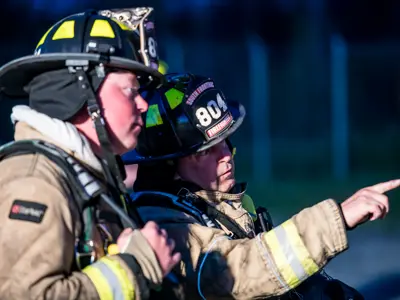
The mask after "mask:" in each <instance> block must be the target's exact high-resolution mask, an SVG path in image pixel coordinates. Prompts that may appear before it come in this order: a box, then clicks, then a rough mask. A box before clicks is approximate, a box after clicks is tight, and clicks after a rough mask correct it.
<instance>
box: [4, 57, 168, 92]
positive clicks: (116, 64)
mask: <svg viewBox="0 0 400 300" xmlns="http://www.w3.org/2000/svg"><path fill="white" fill-rule="evenodd" d="M67 60H69V61H71V60H75V61H77V62H79V61H82V60H83V61H88V62H89V63H94V64H99V63H103V64H104V65H105V66H106V67H112V68H115V69H121V70H127V71H131V72H133V73H135V74H136V75H137V76H151V77H152V85H153V84H154V85H156V86H159V85H160V84H161V83H162V82H163V78H164V77H163V75H162V74H161V73H160V72H158V71H157V70H155V69H153V68H151V67H147V66H145V65H143V64H141V63H139V62H137V61H134V60H130V59H126V58H121V57H118V56H110V57H109V58H108V59H107V61H106V62H104V61H103V60H102V57H101V55H99V54H91V53H84V54H81V53H49V54H41V55H29V56H24V57H21V58H18V59H15V60H13V61H11V62H9V63H7V64H6V65H4V66H3V67H1V68H0V91H1V92H2V93H4V94H5V95H7V96H9V97H12V98H23V97H27V96H28V94H27V93H26V92H25V90H24V88H25V86H26V85H27V84H29V82H30V81H31V80H32V79H33V78H34V77H35V76H37V75H39V74H41V73H44V72H47V71H53V70H58V69H62V68H66V67H67V66H66V61H67Z"/></svg>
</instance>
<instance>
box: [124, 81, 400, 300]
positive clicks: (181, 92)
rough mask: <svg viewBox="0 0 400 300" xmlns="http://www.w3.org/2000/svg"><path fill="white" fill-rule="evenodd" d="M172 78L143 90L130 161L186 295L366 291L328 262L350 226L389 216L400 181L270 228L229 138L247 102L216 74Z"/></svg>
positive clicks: (342, 295)
mask: <svg viewBox="0 0 400 300" xmlns="http://www.w3.org/2000/svg"><path fill="white" fill-rule="evenodd" d="M167 78H168V80H167V83H166V84H165V85H164V87H163V88H162V89H160V90H158V91H154V92H146V93H144V94H143V95H144V97H145V98H146V99H147V100H148V102H149V110H148V111H147V113H145V114H144V120H145V129H144V130H143V131H142V132H141V134H140V136H139V142H138V146H137V148H136V150H135V151H134V152H132V153H129V154H126V155H125V156H123V159H124V161H125V164H138V165H139V168H138V174H137V179H136V182H135V184H134V186H133V189H134V193H133V194H132V198H133V200H134V201H133V202H132V205H133V206H135V207H137V208H138V209H139V212H140V214H141V215H142V216H143V217H144V218H145V220H154V221H156V222H159V224H161V226H162V227H163V228H165V229H166V230H167V232H168V235H169V236H171V237H172V238H173V239H174V240H175V242H176V248H177V251H179V252H180V253H182V262H181V264H180V267H177V270H178V271H179V272H180V274H181V275H182V277H183V280H184V282H185V284H186V295H187V297H189V298H190V299H254V298H257V299H259V298H273V297H278V296H279V297H282V295H283V298H285V297H288V298H289V297H290V299H303V298H302V297H304V299H351V298H352V299H363V298H362V296H361V295H360V294H359V293H358V292H357V291H355V290H354V289H352V288H351V287H348V286H346V285H345V284H343V283H341V282H339V281H337V280H334V279H332V278H330V277H329V276H327V275H325V274H324V272H321V270H322V268H323V267H324V266H325V265H326V264H327V262H328V261H329V260H330V259H332V258H334V257H335V256H336V255H338V254H339V253H341V252H343V251H345V250H346V249H347V248H348V239H347V234H346V231H347V230H349V229H352V228H354V227H356V226H357V225H359V224H361V223H363V222H365V221H367V220H368V219H369V220H375V219H378V218H382V217H384V216H385V215H386V213H387V212H388V209H389V204H388V199H387V197H386V196H385V195H384V193H385V192H386V191H389V190H391V189H394V188H396V187H398V186H399V184H400V181H399V180H393V181H389V182H384V183H381V184H377V185H375V186H371V187H367V188H364V189H361V190H360V191H358V192H356V193H355V194H354V195H353V196H351V197H350V198H349V199H347V200H345V201H344V202H342V203H338V202H336V201H335V200H333V199H327V200H324V201H322V202H320V203H318V204H316V205H314V206H312V207H309V208H305V209H304V210H302V211H300V212H299V213H298V214H296V215H294V216H293V217H292V218H290V219H289V220H287V221H286V222H284V223H282V224H280V225H279V226H277V227H275V228H273V229H271V228H270V227H269V228H268V226H267V225H268V224H267V225H266V224H265V223H267V221H268V220H267V218H262V217H261V215H259V216H257V214H256V212H255V211H254V208H253V209H252V208H251V207H252V206H251V205H249V203H248V200H249V197H248V196H247V195H246V194H245V192H246V186H245V185H244V184H240V183H236V181H235V176H234V163H233V152H234V149H233V147H232V145H231V142H230V141H229V136H230V135H231V134H232V133H233V132H235V131H236V130H237V129H238V127H239V126H240V125H241V123H242V121H243V118H244V116H245V110H244V108H243V106H242V105H241V104H240V103H238V102H235V101H231V100H227V99H226V98H225V96H224V95H223V93H222V91H221V90H220V89H218V88H217V87H215V83H214V81H213V80H212V79H210V78H207V77H202V76H196V75H192V74H169V75H168V76H167ZM250 204H251V203H250ZM248 207H250V209H248V210H246V209H245V208H248ZM264 215H265V214H264ZM254 220H255V221H256V222H255V224H253V221H254ZM260 222H261V223H260ZM314 274H315V275H314ZM313 275H314V276H313ZM315 276H317V277H318V278H316V279H315V280H314V279H313V278H314V277H315ZM310 277H311V278H310ZM321 278H322V279H326V280H322V279H321ZM324 282H325V283H324ZM327 282H330V283H332V285H330V284H327ZM318 285H321V289H320V290H319V292H318V291H317V290H318V289H317V290H316V286H318ZM328 285H329V287H328ZM332 286H333V287H334V291H333V292H332V291H328V290H330V288H331V287H332ZM325 287H326V288H325ZM312 291H314V292H316V293H317V294H318V293H319V294H320V297H319V298H318V297H315V295H314V296H313V295H311V294H308V293H311V292H312ZM321 295H323V296H324V297H321ZM349 295H350V296H349ZM296 296H297V298H296Z"/></svg>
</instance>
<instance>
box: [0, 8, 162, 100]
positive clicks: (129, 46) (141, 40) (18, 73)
mask: <svg viewBox="0 0 400 300" xmlns="http://www.w3.org/2000/svg"><path fill="white" fill-rule="evenodd" d="M123 11H125V12H129V16H130V17H129V18H128V17H127V16H128V15H127V13H125V14H124V16H125V17H124V18H121V17H119V18H116V16H119V15H121V13H122V12H123ZM151 11H152V9H151V8H135V9H125V10H113V11H100V12H96V11H89V12H84V13H78V14H74V15H71V16H69V17H66V18H64V19H62V20H61V21H59V22H57V23H56V24H54V25H53V26H52V27H51V28H50V29H49V30H48V31H47V32H46V33H45V34H44V36H43V37H42V38H41V39H40V41H39V43H38V44H37V46H36V48H35V51H34V55H30V56H25V57H22V58H19V59H16V60H14V61H11V62H9V63H8V64H6V65H4V66H3V67H2V68H0V90H1V91H2V92H4V93H5V94H6V95H8V96H10V97H24V96H26V92H25V91H24V87H25V86H26V85H27V84H28V83H29V82H30V81H31V80H32V79H33V78H34V77H35V76H37V75H39V74H41V73H44V72H47V71H52V70H58V69H62V68H67V67H74V66H76V64H78V65H82V62H84V64H83V65H85V64H87V65H88V67H89V65H100V64H101V65H103V66H104V67H105V68H109V69H112V70H115V69H122V70H127V71H132V72H134V73H135V74H136V75H137V76H138V78H139V80H140V81H141V83H146V84H148V83H152V84H155V85H156V86H157V85H158V84H160V83H161V82H162V80H163V76H162V74H161V73H159V72H158V71H157V68H158V54H157V43H156V41H155V36H154V23H153V22H150V21H149V19H148V17H149V14H150V13H151ZM118 12H119V13H120V14H119V15H118V14H117V13H118ZM128 21H129V22H128ZM146 33H147V34H146Z"/></svg>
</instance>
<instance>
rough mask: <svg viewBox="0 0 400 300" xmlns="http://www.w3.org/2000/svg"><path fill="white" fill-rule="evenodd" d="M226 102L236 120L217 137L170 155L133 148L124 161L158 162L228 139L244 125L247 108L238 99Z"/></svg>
mask: <svg viewBox="0 0 400 300" xmlns="http://www.w3.org/2000/svg"><path fill="white" fill-rule="evenodd" d="M226 103H227V106H228V110H229V111H230V112H231V114H232V118H233V120H234V122H233V124H232V125H231V126H230V127H228V128H227V129H226V130H225V131H223V132H222V133H221V134H220V135H219V136H218V137H217V138H215V139H211V140H209V141H207V142H205V143H203V144H201V145H197V146H196V147H193V148H191V149H188V150H187V151H180V152H178V153H173V154H170V155H162V156H151V157H146V156H143V155H141V154H140V153H138V152H137V151H136V150H132V151H130V152H128V153H125V154H124V155H122V161H123V162H124V165H135V164H141V163H148V162H156V161H161V160H169V159H176V158H181V157H185V156H188V155H191V154H194V153H196V152H201V151H204V150H206V149H208V148H210V147H212V146H214V145H216V144H218V143H220V142H222V141H223V140H225V139H227V138H228V137H230V136H231V135H232V134H233V133H234V132H235V131H236V130H238V128H239V127H240V126H241V125H242V123H243V120H244V117H245V116H246V110H245V108H244V106H243V105H242V104H240V103H239V102H237V101H233V100H227V101H226Z"/></svg>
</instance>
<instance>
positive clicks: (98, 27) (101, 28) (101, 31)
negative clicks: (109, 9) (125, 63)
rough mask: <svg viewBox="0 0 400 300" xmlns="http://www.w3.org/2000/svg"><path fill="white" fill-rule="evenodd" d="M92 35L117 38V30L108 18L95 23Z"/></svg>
mask: <svg viewBox="0 0 400 300" xmlns="http://www.w3.org/2000/svg"><path fill="white" fill-rule="evenodd" d="M90 36H96V37H103V38H110V39H113V38H115V32H114V30H113V29H112V27H111V24H110V22H108V20H96V21H94V23H93V27H92V30H91V31H90Z"/></svg>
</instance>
